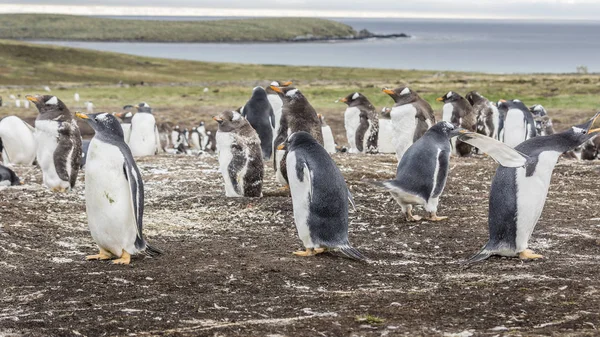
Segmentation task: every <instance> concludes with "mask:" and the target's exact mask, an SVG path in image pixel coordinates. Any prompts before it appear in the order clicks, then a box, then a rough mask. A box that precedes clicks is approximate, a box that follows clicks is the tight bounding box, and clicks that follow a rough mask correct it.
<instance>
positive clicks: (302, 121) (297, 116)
mask: <svg viewBox="0 0 600 337" xmlns="http://www.w3.org/2000/svg"><path fill="white" fill-rule="evenodd" d="M271 89H273V90H274V91H276V92H278V93H279V95H280V96H281V98H282V99H283V109H282V114H281V121H280V125H279V130H277V136H276V137H275V142H274V145H275V147H277V146H279V145H280V144H283V142H285V140H286V139H287V137H288V136H289V135H291V134H292V133H294V132H298V131H305V132H308V133H310V134H311V136H313V138H315V139H316V140H317V142H318V143H319V144H321V146H322V145H323V133H322V131H321V121H320V120H319V116H318V115H317V112H316V111H315V109H314V108H313V107H312V105H310V103H309V102H308V100H307V99H306V97H304V95H303V94H302V92H300V90H298V89H296V88H293V87H285V88H280V87H274V86H271ZM274 160H275V167H274V169H275V172H276V173H275V174H276V179H277V181H278V182H280V183H281V184H283V185H286V186H287V173H286V167H287V166H286V165H285V152H284V151H281V150H278V151H277V152H276V153H275V156H274Z"/></svg>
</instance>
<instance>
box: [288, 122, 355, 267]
mask: <svg viewBox="0 0 600 337" xmlns="http://www.w3.org/2000/svg"><path fill="white" fill-rule="evenodd" d="M278 148H280V149H282V150H286V151H287V160H286V165H287V172H288V178H289V182H290V192H291V194H292V206H293V210H294V221H295V223H296V229H297V230H298V236H299V237H300V240H302V243H303V244H304V248H305V250H304V251H297V252H294V254H295V255H297V256H312V255H316V254H319V253H323V252H326V251H330V250H331V251H338V252H340V253H341V254H343V255H344V256H346V257H348V258H351V259H355V260H365V257H364V256H363V255H362V254H361V253H360V252H359V251H358V250H356V249H354V248H352V246H351V245H350V242H349V241H348V202H349V200H352V197H351V195H350V191H349V190H348V186H347V185H346V181H345V180H344V177H343V176H342V173H341V172H340V169H339V168H338V167H337V165H336V164H335V162H334V161H333V159H332V158H331V156H329V154H328V153H327V151H326V150H325V148H323V146H322V145H321V144H320V143H319V142H317V140H315V139H314V138H313V137H312V136H311V135H310V134H309V133H307V132H304V131H299V132H294V133H292V134H291V135H290V136H289V137H288V139H287V140H286V141H285V143H283V144H281V145H280V146H279V147H278Z"/></svg>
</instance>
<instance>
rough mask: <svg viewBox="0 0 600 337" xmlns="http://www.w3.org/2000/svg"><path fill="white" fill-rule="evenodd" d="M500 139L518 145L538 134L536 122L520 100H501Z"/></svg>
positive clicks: (512, 145) (499, 104) (499, 105)
mask: <svg viewBox="0 0 600 337" xmlns="http://www.w3.org/2000/svg"><path fill="white" fill-rule="evenodd" d="M498 111H499V112H500V140H501V141H503V142H505V143H506V144H508V146H510V147H516V146H517V145H519V144H521V143H522V142H524V141H525V140H527V139H530V138H533V137H535V136H536V130H535V122H534V120H533V115H532V114H531V112H530V111H529V109H528V108H527V107H526V106H525V104H523V103H522V102H521V101H520V100H518V99H514V100H511V101H506V100H500V101H499V102H498Z"/></svg>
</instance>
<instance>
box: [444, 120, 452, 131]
mask: <svg viewBox="0 0 600 337" xmlns="http://www.w3.org/2000/svg"><path fill="white" fill-rule="evenodd" d="M444 123H445V124H446V127H447V128H448V129H450V130H454V125H452V123H448V122H444Z"/></svg>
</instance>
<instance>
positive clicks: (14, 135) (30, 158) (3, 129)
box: [0, 101, 37, 165]
mask: <svg viewBox="0 0 600 337" xmlns="http://www.w3.org/2000/svg"><path fill="white" fill-rule="evenodd" d="M27 102H29V101H27ZM34 131H35V129H34V128H33V127H32V126H31V125H29V124H27V123H25V122H24V121H23V120H22V119H20V118H19V117H17V116H7V117H4V118H2V120H0V154H2V160H3V162H4V164H5V165H9V164H21V165H32V164H33V162H34V161H35V155H36V149H37V143H36V141H35V136H34Z"/></svg>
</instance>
